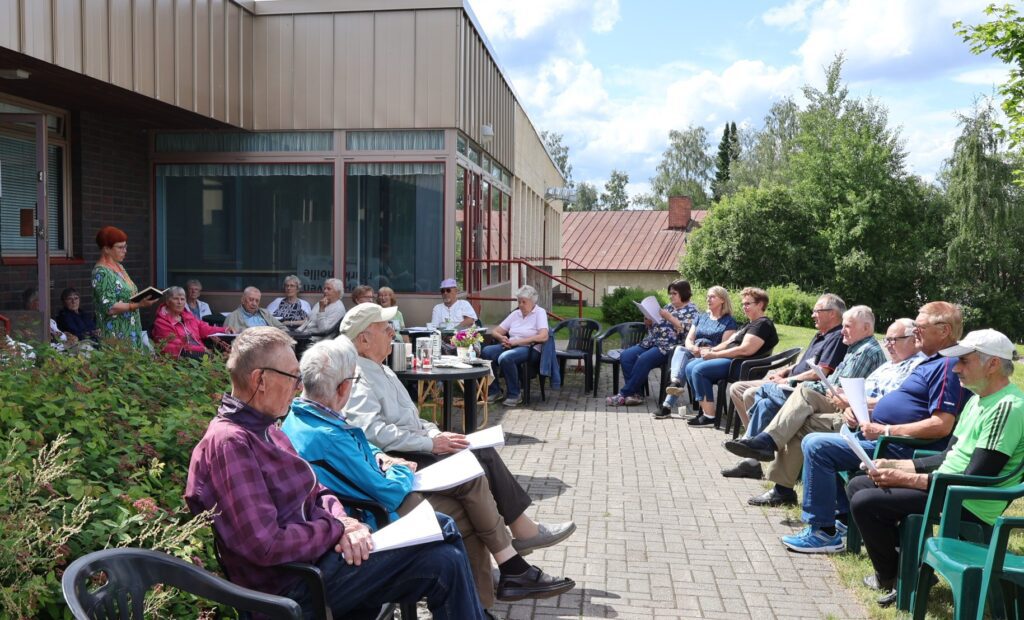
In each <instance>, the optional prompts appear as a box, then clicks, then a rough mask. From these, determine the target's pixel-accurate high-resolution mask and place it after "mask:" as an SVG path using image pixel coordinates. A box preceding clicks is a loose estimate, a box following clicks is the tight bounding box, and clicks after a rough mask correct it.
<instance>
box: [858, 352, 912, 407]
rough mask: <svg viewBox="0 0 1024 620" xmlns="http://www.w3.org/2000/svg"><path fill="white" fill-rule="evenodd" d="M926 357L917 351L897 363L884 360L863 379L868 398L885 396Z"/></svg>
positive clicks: (900, 383)
mask: <svg viewBox="0 0 1024 620" xmlns="http://www.w3.org/2000/svg"><path fill="white" fill-rule="evenodd" d="M926 359H928V357H927V356H926V355H925V354H924V353H921V352H920V351H918V352H917V353H915V354H914V355H911V356H910V357H908V358H907V359H905V360H903V361H902V362H900V363H898V364H893V363H892V362H886V363H884V364H882V365H881V366H879V367H878V368H876V369H875V372H873V373H871V374H870V375H868V378H867V379H865V380H864V389H865V390H866V391H867V394H868V398H877V397H881V396H885V395H886V394H888V393H889V392H891V391H893V390H895V389H897V388H899V387H900V386H901V385H903V382H904V381H905V380H906V378H907V377H909V376H910V373H912V372H914V369H915V368H917V365H918V364H920V363H921V362H923V361H925V360H926Z"/></svg>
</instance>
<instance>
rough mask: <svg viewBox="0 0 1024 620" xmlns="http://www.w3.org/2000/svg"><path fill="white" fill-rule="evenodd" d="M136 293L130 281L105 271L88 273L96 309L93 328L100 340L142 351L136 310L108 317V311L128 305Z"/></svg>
mask: <svg viewBox="0 0 1024 620" xmlns="http://www.w3.org/2000/svg"><path fill="white" fill-rule="evenodd" d="M138 291H139V289H138V288H137V287H136V286H135V283H134V282H132V279H131V278H130V277H129V276H128V274H125V275H124V277H122V276H121V274H119V273H117V272H116V271H114V270H112V269H110V268H109V267H104V266H101V265H96V266H95V267H93V270H92V305H93V307H94V308H95V309H96V325H98V326H99V328H100V335H101V336H102V337H104V338H119V339H121V340H127V341H128V342H130V343H131V344H132V346H134V347H137V348H140V349H141V348H143V347H144V346H145V345H144V344H143V340H142V317H140V316H139V311H138V310H133V311H131V312H122V313H121V314H115V315H110V314H108V312H109V311H110V308H111V307H112V306H113V305H114V304H116V303H118V302H122V301H123V302H125V303H129V300H130V299H131V298H132V296H133V295H135V294H136V293H138Z"/></svg>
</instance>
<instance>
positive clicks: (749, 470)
mask: <svg viewBox="0 0 1024 620" xmlns="http://www.w3.org/2000/svg"><path fill="white" fill-rule="evenodd" d="M722 475H723V476H725V477H726V478H750V479H752V480H760V479H762V478H764V472H763V471H761V464H760V463H758V462H757V461H755V460H754V459H743V460H742V461H740V462H739V463H736V464H735V465H733V466H732V467H726V468H725V469H723V470H722Z"/></svg>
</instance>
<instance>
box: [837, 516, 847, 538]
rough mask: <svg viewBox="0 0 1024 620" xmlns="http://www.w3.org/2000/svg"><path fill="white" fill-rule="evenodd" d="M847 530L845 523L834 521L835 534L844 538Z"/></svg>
mask: <svg viewBox="0 0 1024 620" xmlns="http://www.w3.org/2000/svg"><path fill="white" fill-rule="evenodd" d="M849 529H850V528H848V527H847V526H846V524H845V523H843V522H842V521H839V520H838V519H837V520H836V534H839V535H840V536H842V537H843V538H846V532H847V531H848V530H849Z"/></svg>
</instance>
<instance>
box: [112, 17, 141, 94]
mask: <svg viewBox="0 0 1024 620" xmlns="http://www.w3.org/2000/svg"><path fill="white" fill-rule="evenodd" d="M108 16H109V20H108V26H107V28H108V32H109V33H110V39H109V45H110V49H109V52H108V54H109V57H110V81H111V82H113V83H114V84H116V85H118V86H120V87H121V88H127V89H131V88H132V87H133V86H134V84H133V83H132V82H133V81H134V76H133V75H132V73H133V70H132V60H133V57H134V51H135V50H134V42H133V40H132V38H133V33H132V5H131V3H130V2H129V0H110V3H109V12H108Z"/></svg>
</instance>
